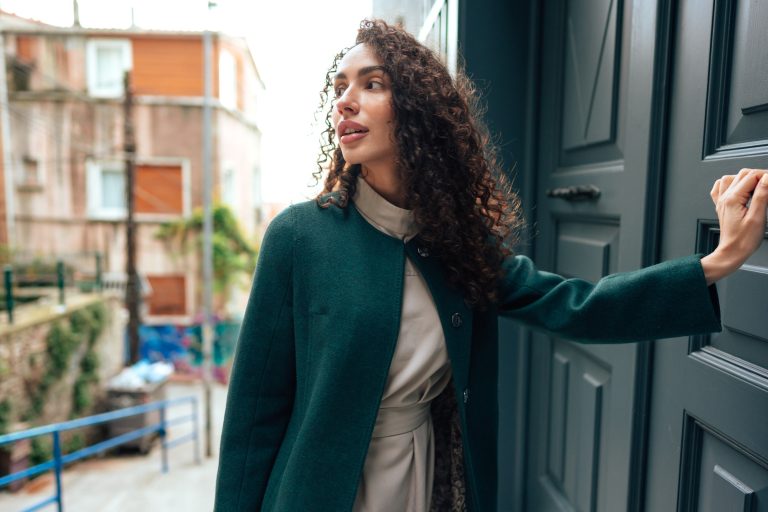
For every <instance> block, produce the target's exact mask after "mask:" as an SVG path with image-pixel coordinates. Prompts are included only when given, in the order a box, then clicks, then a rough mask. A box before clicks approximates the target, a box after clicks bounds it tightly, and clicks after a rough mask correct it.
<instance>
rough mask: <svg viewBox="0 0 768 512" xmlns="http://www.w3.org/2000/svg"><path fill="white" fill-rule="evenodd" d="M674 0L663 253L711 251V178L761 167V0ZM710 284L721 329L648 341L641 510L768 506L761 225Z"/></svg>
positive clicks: (764, 150) (765, 129) (764, 159)
mask: <svg viewBox="0 0 768 512" xmlns="http://www.w3.org/2000/svg"><path fill="white" fill-rule="evenodd" d="M677 7H678V8H677V12H676V18H677V23H676V26H675V38H676V39H675V45H674V55H673V67H672V88H671V93H670V95H671V96H670V102H669V105H670V113H669V116H670V117H669V140H668V148H669V149H668V152H667V164H666V190H665V194H664V195H665V200H664V208H663V211H664V216H663V232H662V247H661V249H662V251H661V252H662V257H663V258H664V259H669V258H673V257H677V256H682V255H685V254H690V253H692V252H704V253H706V252H710V251H712V250H713V249H714V248H715V247H716V246H717V242H718V237H719V228H718V224H717V220H716V214H715V211H714V207H713V205H712V203H711V201H710V199H709V196H708V193H709V189H710V188H711V186H712V183H713V182H714V181H715V180H716V179H717V178H719V177H720V176H721V175H723V174H727V173H733V172H736V171H738V170H739V169H740V168H742V167H766V166H768V124H766V122H768V88H766V83H768V44H766V43H768V39H767V38H766V37H767V36H766V32H765V27H766V26H767V25H768V8H767V7H768V5H766V3H765V2H762V1H759V0H741V1H735V0H684V1H681V2H679V3H678V6H677ZM717 288H718V293H719V296H720V302H721V308H722V320H723V331H722V332H721V333H716V334H712V335H707V336H693V337H690V338H683V339H678V340H676V341H664V342H659V343H657V345H656V347H655V353H654V374H653V390H652V393H653V402H652V409H651V429H650V435H649V459H648V473H647V477H648V486H647V489H646V509H647V510H680V511H695V510H696V511H718V510H739V511H742V510H744V511H750V512H758V511H766V510H768V434H767V432H768V430H766V429H767V428H768V427H766V426H767V425H768V316H767V315H766V313H768V309H766V304H768V233H767V234H766V240H765V241H764V243H763V244H762V246H761V247H760V249H759V250H758V252H757V253H756V254H754V255H753V256H752V257H751V258H750V259H749V260H748V261H747V263H746V264H745V265H744V266H743V267H742V268H741V269H740V270H739V271H737V272H736V273H735V274H733V275H732V276H730V277H728V278H727V279H725V280H723V281H722V282H720V283H718V285H717Z"/></svg>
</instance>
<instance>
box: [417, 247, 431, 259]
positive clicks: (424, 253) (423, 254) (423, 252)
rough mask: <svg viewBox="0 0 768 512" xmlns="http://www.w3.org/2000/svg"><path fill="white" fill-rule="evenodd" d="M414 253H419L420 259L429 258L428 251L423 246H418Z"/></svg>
mask: <svg viewBox="0 0 768 512" xmlns="http://www.w3.org/2000/svg"><path fill="white" fill-rule="evenodd" d="M416 252H417V253H419V256H421V257H422V258H426V257H427V256H429V250H428V249H427V248H426V247H424V246H423V245H420V246H419V247H418V248H417V249H416Z"/></svg>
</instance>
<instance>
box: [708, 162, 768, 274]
mask: <svg viewBox="0 0 768 512" xmlns="http://www.w3.org/2000/svg"><path fill="white" fill-rule="evenodd" d="M710 195H711V196H712V201H714V203H715V209H716V210H717V217H718V219H719V220H720V243H719V244H718V245H717V248H716V249H715V250H714V251H713V252H712V253H711V254H708V255H707V256H705V257H704V258H702V259H701V266H702V268H703V269H704V276H705V277H706V279H707V284H712V283H714V282H715V281H717V280H718V279H721V278H723V277H725V276H727V275H728V274H730V273H731V272H734V271H735V270H736V269H738V268H739V267H740V266H741V265H742V264H743V263H744V262H745V261H746V260H747V258H749V256H750V255H751V254H752V253H753V252H755V251H756V250H757V248H758V247H759V246H760V243H761V242H762V240H763V237H764V236H765V226H766V210H767V209H768V170H766V169H742V170H741V171H739V174H736V175H727V176H723V177H722V178H720V179H719V180H717V181H716V182H715V185H714V186H713V187H712V191H711V192H710ZM750 197H751V199H752V201H751V202H750ZM747 203H749V205H747Z"/></svg>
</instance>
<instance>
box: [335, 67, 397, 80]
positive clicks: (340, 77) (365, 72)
mask: <svg viewBox="0 0 768 512" xmlns="http://www.w3.org/2000/svg"><path fill="white" fill-rule="evenodd" d="M374 71H383V72H384V73H386V72H387V70H386V69H385V68H384V66H365V67H364V68H360V70H359V71H358V72H357V76H358V77H361V76H363V75H368V74H370V73H373V72H374ZM346 78H347V75H345V74H344V73H336V76H334V77H333V79H334V80H345V79H346Z"/></svg>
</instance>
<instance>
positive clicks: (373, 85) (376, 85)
mask: <svg viewBox="0 0 768 512" xmlns="http://www.w3.org/2000/svg"><path fill="white" fill-rule="evenodd" d="M383 87H384V84H383V83H381V82H377V81H373V82H368V89H381V88H383Z"/></svg>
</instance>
